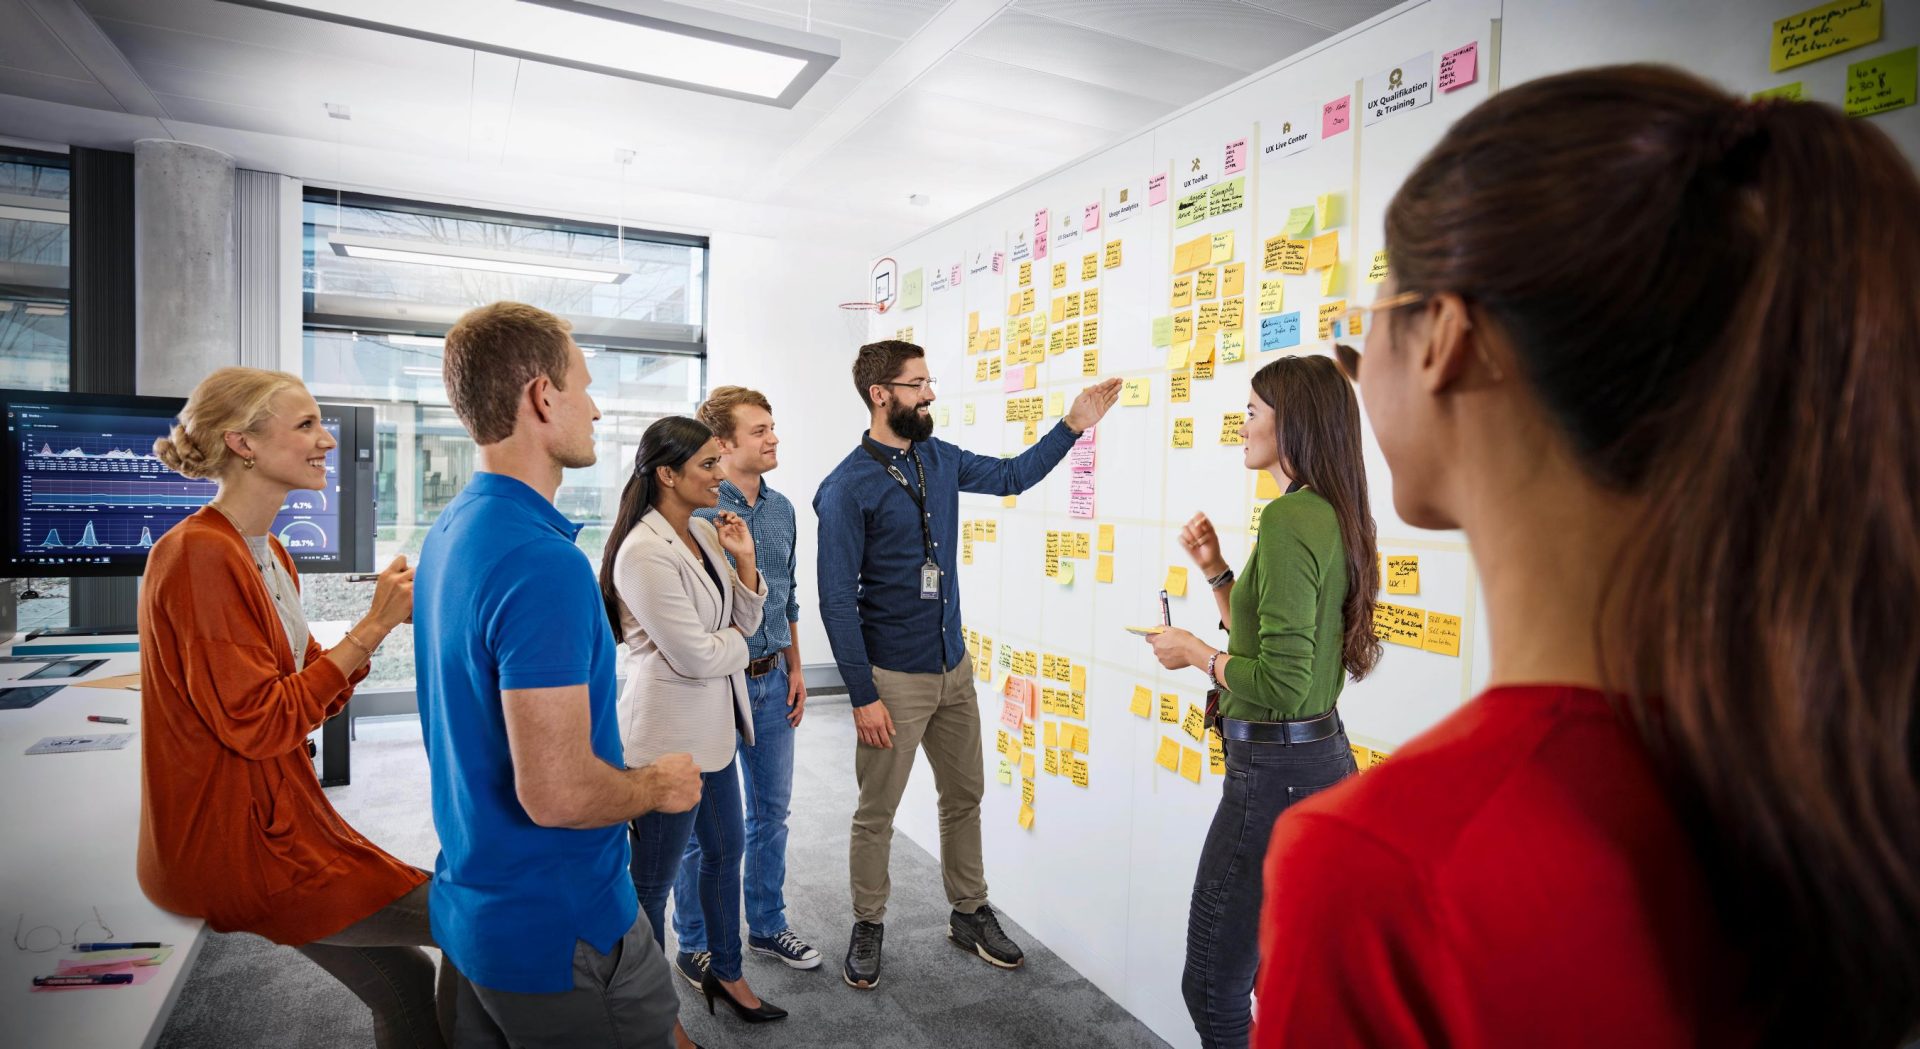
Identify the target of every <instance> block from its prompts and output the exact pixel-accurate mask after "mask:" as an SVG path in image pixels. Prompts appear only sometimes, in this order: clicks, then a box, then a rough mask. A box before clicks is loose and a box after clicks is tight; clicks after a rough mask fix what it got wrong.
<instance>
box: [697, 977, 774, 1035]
mask: <svg viewBox="0 0 1920 1049" xmlns="http://www.w3.org/2000/svg"><path fill="white" fill-rule="evenodd" d="M700 993H701V994H703V995H706V997H707V1012H708V1014H709V1015H711V1014H712V1012H713V1000H714V999H715V998H718V999H720V1000H721V1001H723V1002H725V1003H727V1004H728V1005H730V1006H733V1014H734V1015H735V1016H738V1017H739V1018H740V1019H742V1020H745V1021H746V1022H748V1023H750V1024H763V1023H767V1022H768V1021H771V1020H784V1019H786V1018H787V1011H786V1010H785V1009H782V1008H780V1007H779V1006H777V1005H775V1004H773V1003H772V1002H769V1001H767V1000H766V999H765V998H762V999H760V1006H759V1008H757V1009H749V1008H747V1007H746V1006H744V1005H741V1004H740V1001H739V999H737V998H735V997H734V996H733V995H731V994H729V993H728V992H727V988H726V985H725V984H722V983H721V982H720V977H718V976H715V975H714V974H713V970H712V969H711V968H709V969H708V970H707V971H706V972H704V973H702V974H701V975H700Z"/></svg>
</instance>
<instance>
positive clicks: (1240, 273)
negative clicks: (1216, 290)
mask: <svg viewBox="0 0 1920 1049" xmlns="http://www.w3.org/2000/svg"><path fill="white" fill-rule="evenodd" d="M1246 288H1247V264H1246V263H1244V262H1236V263H1233V264H1232V265H1229V266H1226V267H1224V268H1222V269H1221V270H1220V294H1222V295H1227V296H1232V295H1240V294H1243V293H1245V291H1246Z"/></svg>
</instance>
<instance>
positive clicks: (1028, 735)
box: [1020, 721, 1040, 761]
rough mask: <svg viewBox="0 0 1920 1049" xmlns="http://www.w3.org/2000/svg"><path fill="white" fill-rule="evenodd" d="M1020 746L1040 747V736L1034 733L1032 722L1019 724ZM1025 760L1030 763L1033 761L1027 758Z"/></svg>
mask: <svg viewBox="0 0 1920 1049" xmlns="http://www.w3.org/2000/svg"><path fill="white" fill-rule="evenodd" d="M1020 745H1021V746H1022V747H1037V746H1039V745H1040V736H1039V734H1038V733H1037V732H1035V731H1034V728H1033V722H1031V721H1027V722H1023V723H1022V724H1021V726H1020ZM1027 760H1028V761H1032V760H1033V759H1032V758H1028V759H1027Z"/></svg>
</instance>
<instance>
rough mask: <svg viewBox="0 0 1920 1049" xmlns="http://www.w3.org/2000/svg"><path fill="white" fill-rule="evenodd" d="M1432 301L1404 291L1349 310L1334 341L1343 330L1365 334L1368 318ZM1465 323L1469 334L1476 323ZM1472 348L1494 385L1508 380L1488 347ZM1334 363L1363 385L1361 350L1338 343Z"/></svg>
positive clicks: (1477, 342)
mask: <svg viewBox="0 0 1920 1049" xmlns="http://www.w3.org/2000/svg"><path fill="white" fill-rule="evenodd" d="M1430 297H1431V296H1429V295H1428V294H1427V293H1426V292H1424V291H1403V292H1400V293H1399V294H1397V295H1389V296H1387V297H1386V298H1384V299H1379V300H1377V301H1375V302H1374V303H1373V305H1371V306H1349V307H1347V308H1346V309H1345V310H1343V311H1341V313H1340V321H1339V323H1338V325H1337V326H1336V327H1335V328H1334V331H1333V337H1334V338H1335V339H1338V338H1340V336H1341V334H1342V329H1344V330H1345V334H1347V335H1360V334H1362V333H1364V331H1365V329H1366V326H1367V318H1368V317H1371V316H1373V315H1374V314H1383V313H1392V312H1393V311H1394V310H1397V309H1400V308H1402V307H1405V306H1412V305H1415V304H1417V303H1422V302H1425V301H1427V299H1428V298H1430ZM1462 323H1463V324H1464V325H1465V326H1466V330H1468V331H1471V330H1472V329H1473V321H1472V320H1471V319H1469V318H1463V319H1462ZM1473 345H1474V348H1475V349H1476V350H1479V351H1480V360H1481V363H1483V364H1485V365H1486V366H1487V371H1488V372H1490V373H1491V374H1492V376H1493V381H1494V382H1499V381H1500V380H1502V379H1504V378H1506V376H1505V375H1504V374H1502V373H1501V371H1500V366H1499V365H1497V364H1495V363H1493V358H1492V357H1490V356H1488V354H1487V347H1486V344H1485V343H1483V342H1481V341H1480V340H1479V339H1475V340H1473ZM1333 359H1334V363H1336V364H1338V365H1340V370H1341V371H1344V372H1346V373H1347V379H1348V380H1349V381H1351V382H1359V381H1360V351H1359V350H1356V349H1354V348H1353V347H1351V346H1348V345H1347V344H1346V343H1343V342H1336V343H1334V344H1333Z"/></svg>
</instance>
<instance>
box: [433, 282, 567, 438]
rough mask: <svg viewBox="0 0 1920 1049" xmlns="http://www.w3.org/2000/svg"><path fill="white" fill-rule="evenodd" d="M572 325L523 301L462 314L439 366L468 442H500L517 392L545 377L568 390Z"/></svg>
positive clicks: (514, 411) (509, 431) (516, 408)
mask: <svg viewBox="0 0 1920 1049" xmlns="http://www.w3.org/2000/svg"><path fill="white" fill-rule="evenodd" d="M572 330H573V325H572V324H570V323H568V322H567V321H565V320H562V319H561V318H559V317H556V316H554V315H553V314H551V313H548V312H547V311H546V310H543V309H540V308H538V307H535V306H529V305H527V304H526V303H523V302H496V303H494V304H492V305H491V306H480V307H476V308H475V309H471V310H468V311H467V312H466V313H465V314H463V315H461V317H460V319H459V320H458V321H456V322H455V323H454V325H453V327H452V328H450V329H448V331H447V339H446V358H445V360H444V361H443V362H442V365H441V368H442V371H443V372H444V374H445V377H446V382H447V400H448V401H450V402H452V404H453V410H454V413H455V414H456V415H458V416H460V421H461V422H463V423H465V424H466V427H467V432H468V433H470V434H472V435H473V442H474V443H475V444H479V445H488V444H499V443H500V442H501V441H504V440H506V439H507V438H509V437H512V436H513V423H514V419H515V418H517V417H518V416H519V414H520V394H521V391H523V390H525V389H526V388H527V384H528V383H530V382H532V381H533V380H535V379H537V378H539V377H540V376H542V375H544V376H546V377H547V378H548V379H549V380H550V381H551V382H552V383H553V385H554V386H555V387H557V388H559V389H562V390H564V389H566V388H567V364H568V359H567V358H568V354H567V346H568V344H569V343H570V342H572V337H571V336H570V335H568V333H569V332H571V331H572Z"/></svg>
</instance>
